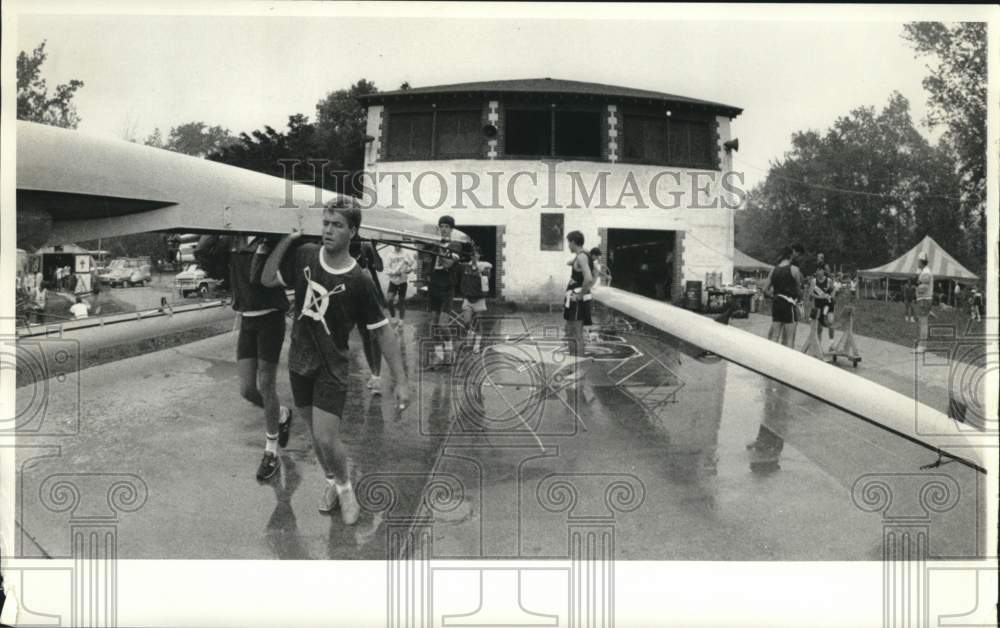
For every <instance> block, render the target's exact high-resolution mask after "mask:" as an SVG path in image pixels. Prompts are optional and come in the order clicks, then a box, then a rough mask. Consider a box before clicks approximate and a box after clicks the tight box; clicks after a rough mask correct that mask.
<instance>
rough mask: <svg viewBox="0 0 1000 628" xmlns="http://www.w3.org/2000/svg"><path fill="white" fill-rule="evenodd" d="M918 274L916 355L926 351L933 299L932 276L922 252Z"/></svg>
mask: <svg viewBox="0 0 1000 628" xmlns="http://www.w3.org/2000/svg"><path fill="white" fill-rule="evenodd" d="M917 265H918V266H919V267H920V273H919V274H918V275H917V321H918V322H919V323H920V339H919V340H918V342H917V348H916V352H917V353H923V352H924V351H926V350H927V326H928V323H927V318H928V317H929V316H930V314H931V305H933V299H934V274H933V273H931V268H930V263H929V262H928V261H927V253H926V251H923V252H921V253H920V256H919V257H917Z"/></svg>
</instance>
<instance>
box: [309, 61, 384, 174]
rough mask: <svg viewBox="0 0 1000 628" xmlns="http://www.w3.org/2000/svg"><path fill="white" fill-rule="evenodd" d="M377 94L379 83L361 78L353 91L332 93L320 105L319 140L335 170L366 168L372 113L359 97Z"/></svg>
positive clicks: (351, 88)
mask: <svg viewBox="0 0 1000 628" xmlns="http://www.w3.org/2000/svg"><path fill="white" fill-rule="evenodd" d="M377 91H378V88H376V87H375V83H372V82H371V81H366V80H365V79H361V80H359V81H358V82H357V83H355V84H354V85H351V87H350V88H349V89H338V90H337V91H335V92H330V93H329V94H327V95H326V97H324V98H323V99H322V100H320V101H319V102H318V103H316V133H317V141H318V143H319V145H320V146H321V147H322V148H323V151H324V154H325V156H327V157H328V158H330V159H331V160H332V162H333V163H332V164H331V166H332V167H333V168H334V169H335V170H345V171H348V172H358V171H361V170H363V169H364V166H365V134H366V131H367V125H368V111H367V109H366V108H365V107H364V106H362V105H361V103H360V102H358V96H363V95H365V94H373V93H375V92H377Z"/></svg>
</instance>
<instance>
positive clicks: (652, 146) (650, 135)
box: [625, 116, 667, 164]
mask: <svg viewBox="0 0 1000 628" xmlns="http://www.w3.org/2000/svg"><path fill="white" fill-rule="evenodd" d="M625 159H627V160H629V161H642V162H648V163H658V164H665V163H667V120H666V118H652V117H647V116H629V117H627V118H626V119H625Z"/></svg>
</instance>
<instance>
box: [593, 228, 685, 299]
mask: <svg viewBox="0 0 1000 628" xmlns="http://www.w3.org/2000/svg"><path fill="white" fill-rule="evenodd" d="M675 235H676V232H674V231H655V230H651V229H608V241H607V244H606V246H607V251H606V252H605V256H606V259H607V264H608V269H609V270H610V272H611V285H612V286H614V287H615V288H621V289H622V290H628V291H629V292H634V293H635V294H640V295H642V296H644V297H649V298H651V299H659V300H661V301H663V300H666V301H669V300H670V297H671V295H670V290H671V286H672V285H673V281H674V272H675V270H676V264H678V263H679V260H677V259H675V254H674V244H675V242H676V238H675Z"/></svg>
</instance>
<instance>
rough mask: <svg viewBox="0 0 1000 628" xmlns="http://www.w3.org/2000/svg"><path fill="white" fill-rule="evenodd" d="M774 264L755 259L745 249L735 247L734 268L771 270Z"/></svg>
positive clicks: (747, 270) (741, 269)
mask: <svg viewBox="0 0 1000 628" xmlns="http://www.w3.org/2000/svg"><path fill="white" fill-rule="evenodd" d="M772 268H774V266H772V265H771V264H767V263H765V262H762V261H760V260H758V259H754V258H752V257H750V256H749V255H747V254H746V253H744V252H743V251H741V250H739V249H736V248H734V249H733V270H739V271H743V272H748V273H753V272H758V271H765V272H766V271H770V270H771V269H772Z"/></svg>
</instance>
